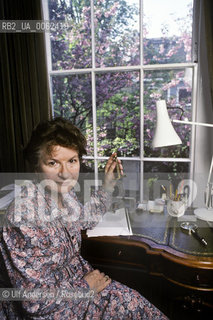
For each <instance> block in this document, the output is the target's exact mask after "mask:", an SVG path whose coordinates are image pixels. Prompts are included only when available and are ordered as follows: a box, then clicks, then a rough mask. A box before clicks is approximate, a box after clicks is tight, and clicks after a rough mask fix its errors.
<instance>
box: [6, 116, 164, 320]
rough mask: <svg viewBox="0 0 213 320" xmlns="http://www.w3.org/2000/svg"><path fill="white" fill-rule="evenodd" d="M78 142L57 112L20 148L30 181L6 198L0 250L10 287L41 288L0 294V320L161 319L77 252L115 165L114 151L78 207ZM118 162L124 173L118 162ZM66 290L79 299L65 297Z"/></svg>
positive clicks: (104, 199) (82, 144)
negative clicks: (7, 296) (21, 294)
mask: <svg viewBox="0 0 213 320" xmlns="http://www.w3.org/2000/svg"><path fill="white" fill-rule="evenodd" d="M85 148H86V140H85V137H84V136H83V135H82V134H81V132H80V131H79V129H77V128H76V127H75V126H73V125H72V124H71V123H70V122H69V121H68V120H64V119H61V118H57V119H55V120H52V121H47V122H45V123H42V124H40V125H39V126H38V127H37V128H36V129H35V130H34V132H33V134H32V137H31V140H30V142H29V143H28V145H27V147H26V148H25V158H26V159H27V160H28V162H29V163H30V164H31V166H32V168H33V169H34V171H35V172H36V175H37V181H25V182H23V184H22V191H21V194H20V195H19V196H18V197H17V198H16V199H15V201H14V202H13V203H12V204H11V205H10V207H9V210H8V212H7V219H6V220H7V221H6V222H7V224H5V225H4V227H3V233H2V240H1V253H2V256H3V259H4V262H5V266H6V269H7V273H8V275H9V279H10V282H11V286H12V287H13V288H18V289H32V290H34V291H35V290H36V289H40V290H41V295H39V296H38V295H37V296H36V298H35V299H34V300H33V299H32V298H31V296H30V298H29V296H27V299H26V296H25V299H23V300H24V301H21V302H20V301H13V302H12V301H7V300H5V301H3V303H2V309H1V311H0V318H1V319H4V317H5V318H6V319H51V320H56V319H63V320H64V319H65V320H66V319H78V320H81V319H97V320H98V319H106V320H108V319H110V320H111V319H119V320H121V319H155V320H156V319H166V317H165V316H164V315H163V314H162V313H161V312H160V311H159V310H158V309H157V308H155V307H154V306H153V305H152V304H151V303H149V302H148V301H147V300H146V299H145V298H143V297H142V296H141V295H140V294H139V293H138V292H136V291H135V290H132V289H130V288H128V287H127V286H125V285H122V284H120V283H118V282H116V281H113V280H111V279H110V278H109V277H108V276H106V275H104V273H102V272H100V271H99V270H94V269H93V268H92V266H91V265H90V264H89V263H88V262H87V261H85V260H84V259H83V258H82V257H81V255H80V245H81V230H82V229H88V228H92V227H94V226H95V225H96V224H97V222H98V220H99V219H100V218H101V216H102V215H103V214H104V213H105V212H106V211H107V210H108V208H109V205H110V198H111V192H112V190H113V186H114V184H115V178H114V173H113V172H114V169H115V167H116V161H115V160H114V158H115V154H113V155H112V156H111V157H110V158H109V160H108V161H107V164H106V167H105V178H104V181H103V186H102V187H101V188H99V190H98V191H95V192H94V193H93V194H92V195H91V200H90V201H89V202H87V203H86V204H85V205H84V206H83V205H82V204H81V203H79V201H78V198H77V196H76V194H75V191H74V187H76V185H77V180H78V177H79V171H80V165H81V160H82V156H83V155H84V154H86V149H85ZM119 166H120V170H121V174H123V168H122V165H121V162H120V161H119ZM57 290H58V291H57ZM27 292H28V291H27ZM69 292H71V293H73V294H78V295H80V298H79V299H76V297H75V296H71V298H70V296H68V297H67V296H66V294H67V295H68V294H69ZM52 293H54V295H51V294H52ZM55 293H56V294H55ZM45 294H46V295H47V297H48V298H47V297H46V298H44V296H45ZM48 294H49V295H48ZM18 314H19V315H18ZM20 314H21V315H20Z"/></svg>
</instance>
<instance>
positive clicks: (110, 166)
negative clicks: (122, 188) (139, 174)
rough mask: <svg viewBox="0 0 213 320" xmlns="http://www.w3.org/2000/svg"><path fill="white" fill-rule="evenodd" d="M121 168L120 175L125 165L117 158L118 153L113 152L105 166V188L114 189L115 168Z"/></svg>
mask: <svg viewBox="0 0 213 320" xmlns="http://www.w3.org/2000/svg"><path fill="white" fill-rule="evenodd" d="M117 167H118V169H119V171H120V176H121V177H122V175H123V166H122V164H121V160H119V159H118V158H117V154H116V153H113V154H112V155H111V157H110V158H109V160H108V161H107V164H106V167H105V179H104V185H103V186H104V188H105V189H106V190H107V191H113V188H114V186H115V184H116V178H115V172H114V171H115V170H116V169H117Z"/></svg>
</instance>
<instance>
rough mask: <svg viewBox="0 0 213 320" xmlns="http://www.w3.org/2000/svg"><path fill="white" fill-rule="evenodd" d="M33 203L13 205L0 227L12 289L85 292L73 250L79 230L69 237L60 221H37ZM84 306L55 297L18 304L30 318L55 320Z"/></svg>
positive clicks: (81, 270) (31, 199)
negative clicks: (81, 290)
mask: <svg viewBox="0 0 213 320" xmlns="http://www.w3.org/2000/svg"><path fill="white" fill-rule="evenodd" d="M35 200H36V199H35V197H28V198H27V199H25V201H24V204H23V201H16V203H13V204H12V205H11V206H10V209H9V212H8V214H7V225H5V226H4V227H3V233H2V241H1V251H2V255H3V258H4V261H5V265H6V268H7V271H8V274H9V277H10V280H11V283H12V286H13V287H14V288H19V289H41V290H47V289H48V290H49V289H54V290H55V289H60V290H62V289H66V290H70V291H73V290H74V291H76V290H77V289H79V290H80V289H85V290H88V289H89V287H88V284H87V282H86V281H85V280H84V279H83V276H84V274H85V266H84V264H83V262H82V261H81V258H79V248H77V246H78V242H79V241H78V236H79V235H78V230H79V228H77V227H76V228H75V232H74V235H72V236H71V235H70V234H69V232H67V229H66V227H65V226H64V225H63V223H61V221H60V219H58V220H57V219H56V220H54V221H50V222H47V221H40V222H39V220H38V217H37V216H35V212H37V213H38V212H39V210H38V207H37V208H36V206H37V204H41V199H40V201H35ZM37 200H38V199H37ZM43 211H45V208H43ZM40 214H41V212H40ZM43 214H45V213H43ZM32 217H33V219H32ZM72 237H74V238H75V239H74V238H73V239H72ZM76 268H77V269H78V272H76ZM88 304H89V301H88V300H80V301H77V300H73V299H70V300H69V299H68V300H64V299H62V300H60V299H59V300H57V299H55V298H54V299H52V300H50V301H48V300H47V299H38V300H35V301H33V300H30V301H23V303H22V305H23V309H24V310H25V312H26V314H27V315H30V316H31V318H32V319H34V317H35V318H36V317H41V319H49V317H50V319H57V317H56V315H57V314H60V315H61V316H60V318H61V317H62V318H63V315H64V316H65V314H67V312H68V310H69V312H70V314H71V313H72V312H73V313H74V312H75V309H76V308H77V309H79V308H80V306H81V309H82V310H86V309H87V306H88ZM36 319H37V318H36Z"/></svg>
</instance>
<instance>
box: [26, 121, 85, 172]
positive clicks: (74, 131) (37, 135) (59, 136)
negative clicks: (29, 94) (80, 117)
mask: <svg viewBox="0 0 213 320" xmlns="http://www.w3.org/2000/svg"><path fill="white" fill-rule="evenodd" d="M57 145H59V146H61V147H65V148H71V149H75V150H76V151H77V152H78V155H79V158H80V160H81V158H82V156H83V155H84V154H86V153H87V152H86V138H85V136H84V135H83V134H82V133H81V131H80V130H79V129H78V128H77V127H76V126H74V125H73V124H72V123H71V122H70V121H69V120H66V119H63V118H55V119H54V120H50V121H44V122H41V123H40V124H39V125H38V126H37V127H36V128H35V129H34V130H33V132H32V135H31V138H30V140H29V142H28V144H27V146H26V147H25V149H24V158H25V160H27V161H28V162H29V164H30V167H31V170H33V171H35V170H36V169H37V168H38V166H39V160H40V155H41V150H45V152H47V153H48V154H51V153H52V150H53V148H54V146H57Z"/></svg>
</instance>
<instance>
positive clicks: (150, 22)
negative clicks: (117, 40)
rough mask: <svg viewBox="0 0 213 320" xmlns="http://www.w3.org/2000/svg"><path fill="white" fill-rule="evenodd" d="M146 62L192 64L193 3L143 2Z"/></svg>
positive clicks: (164, 0)
mask: <svg viewBox="0 0 213 320" xmlns="http://www.w3.org/2000/svg"><path fill="white" fill-rule="evenodd" d="M143 3H144V18H143V19H144V26H143V35H144V45H143V48H144V63H145V64H154V63H176V62H191V61H192V55H191V40H192V4H193V1H192V0H178V1H171V0H160V1H159V0H144V1H143Z"/></svg>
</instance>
